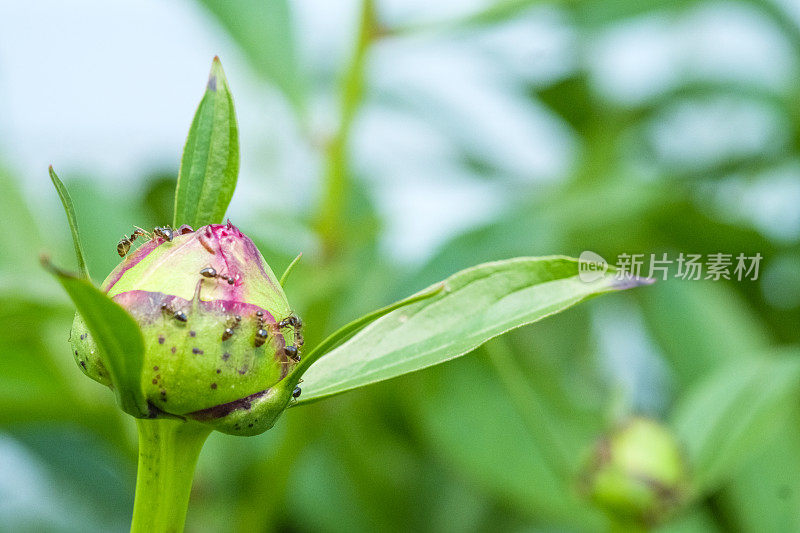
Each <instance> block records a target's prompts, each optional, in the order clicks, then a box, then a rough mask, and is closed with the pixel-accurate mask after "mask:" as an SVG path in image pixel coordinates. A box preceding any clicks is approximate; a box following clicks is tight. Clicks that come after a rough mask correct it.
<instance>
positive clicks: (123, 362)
mask: <svg viewBox="0 0 800 533" xmlns="http://www.w3.org/2000/svg"><path fill="white" fill-rule="evenodd" d="M45 266H46V267H47V269H48V270H49V271H50V272H51V273H52V274H53V275H54V276H55V277H56V279H58V281H59V283H61V285H62V286H63V287H64V290H66V291H67V294H69V297H70V298H71V299H72V301H73V302H74V303H75V307H77V308H78V313H80V315H81V317H83V320H84V321H85V322H86V326H87V327H88V328H89V331H90V332H91V333H92V335H93V336H94V340H95V342H96V343H97V347H98V349H99V350H101V352H102V353H101V356H102V360H103V363H104V365H105V367H106V369H107V370H108V373H109V374H110V375H111V383H112V384H113V385H114V394H115V395H116V397H117V402H118V403H119V405H120V407H121V408H122V409H123V410H124V411H125V412H126V413H129V414H131V415H133V416H136V417H144V416H148V414H149V409H148V406H147V401H146V400H145V398H144V393H143V392H142V384H141V379H142V364H143V363H142V361H143V357H144V340H143V338H142V332H141V330H140V329H139V325H138V324H137V323H136V321H135V320H134V319H133V317H131V316H130V315H129V314H128V312H127V311H125V309H123V308H122V307H120V306H119V305H117V304H116V303H115V302H114V301H113V300H111V298H109V297H108V296H106V294H105V293H104V292H102V291H101V290H100V289H98V288H97V287H95V286H94V285H93V284H92V283H91V282H90V281H88V280H86V279H82V278H79V277H76V276H74V275H72V274H69V273H67V272H64V271H62V270H59V269H57V268H56V267H54V266H53V265H51V264H49V263H47V262H46V263H45Z"/></svg>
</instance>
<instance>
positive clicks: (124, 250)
mask: <svg viewBox="0 0 800 533" xmlns="http://www.w3.org/2000/svg"><path fill="white" fill-rule="evenodd" d="M134 227H135V228H136V229H135V230H134V231H133V233H131V236H130V237H128V236H127V235H123V236H122V238H121V239H120V240H119V242H118V243H117V253H118V254H119V256H120V257H125V256H126V255H128V252H130V251H131V245H133V241H135V240H136V238H137V237H140V236H142V235H149V234H148V233H147V232H146V231H145V230H143V229H142V228H138V227H136V226H134Z"/></svg>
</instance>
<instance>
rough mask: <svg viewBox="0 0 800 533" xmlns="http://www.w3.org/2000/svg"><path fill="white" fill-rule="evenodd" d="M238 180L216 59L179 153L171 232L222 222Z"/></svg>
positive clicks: (224, 84) (224, 85)
mask: <svg viewBox="0 0 800 533" xmlns="http://www.w3.org/2000/svg"><path fill="white" fill-rule="evenodd" d="M238 175H239V130H238V127H237V125H236V112H235V111H234V109H233V98H232V96H231V92H230V89H229V88H228V80H226V79H225V73H224V72H223V71H222V64H221V63H220V61H219V58H218V57H215V58H214V62H213V64H212V65H211V74H210V76H209V77H208V85H207V86H206V93H205V95H204V96H203V99H202V100H201V101H200V106H199V107H198V108H197V112H196V113H195V115H194V120H193V121H192V127H191V128H190V129H189V136H188V137H187V139H186V146H184V148H183V157H182V158H181V168H180V172H179V174H178V186H177V188H176V190H175V215H174V219H173V226H174V227H176V228H177V227H178V226H180V225H181V224H189V225H190V226H192V227H194V228H197V227H199V226H205V225H206V224H217V223H220V222H222V219H223V217H224V216H225V211H226V210H227V209H228V204H230V201H231V198H232V197H233V191H234V189H235V188H236V178H237V177H238Z"/></svg>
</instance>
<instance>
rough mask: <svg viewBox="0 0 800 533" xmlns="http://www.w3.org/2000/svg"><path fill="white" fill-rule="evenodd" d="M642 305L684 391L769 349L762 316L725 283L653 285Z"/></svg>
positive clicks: (667, 282) (641, 299) (681, 282)
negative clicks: (730, 363)
mask: <svg viewBox="0 0 800 533" xmlns="http://www.w3.org/2000/svg"><path fill="white" fill-rule="evenodd" d="M637 296H639V295H637ZM639 302H640V304H641V306H642V310H643V316H644V318H645V321H646V322H647V326H648V328H649V331H650V333H651V335H653V336H654V337H655V339H656V341H657V342H658V344H659V346H660V347H661V349H662V350H663V352H664V354H665V355H666V357H667V360H668V361H669V363H670V365H671V368H672V369H673V371H675V372H676V374H677V377H678V379H679V381H680V384H681V386H682V387H685V386H689V385H691V384H692V383H694V382H695V381H697V380H698V379H702V378H703V377H704V376H706V375H707V374H708V373H709V372H710V371H712V370H714V369H715V368H718V367H719V366H720V365H723V364H725V363H726V362H728V361H731V360H734V359H739V358H741V357H743V356H750V355H752V354H753V353H758V352H761V351H763V350H764V349H765V348H766V347H767V346H768V345H769V337H768V336H767V334H766V332H765V331H764V328H763V327H762V326H761V324H760V323H759V319H758V317H757V316H755V315H754V314H753V312H752V310H751V309H749V308H748V307H747V305H746V304H745V302H743V301H742V299H741V298H740V297H739V296H738V295H737V294H736V293H735V292H734V291H733V290H731V289H730V287H728V286H727V285H724V284H721V283H713V282H690V283H687V282H684V281H680V280H675V281H671V280H668V281H666V282H664V283H657V284H655V286H654V287H653V289H652V290H651V291H648V293H647V296H646V297H640V298H639Z"/></svg>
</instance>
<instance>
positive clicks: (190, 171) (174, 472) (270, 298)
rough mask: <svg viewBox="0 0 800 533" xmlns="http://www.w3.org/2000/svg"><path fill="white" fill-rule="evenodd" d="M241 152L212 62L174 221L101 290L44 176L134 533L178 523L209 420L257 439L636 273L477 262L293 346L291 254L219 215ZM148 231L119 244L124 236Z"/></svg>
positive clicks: (79, 346)
mask: <svg viewBox="0 0 800 533" xmlns="http://www.w3.org/2000/svg"><path fill="white" fill-rule="evenodd" d="M238 160H239V148H238V132H237V125H236V117H235V113H234V108H233V99H232V97H231V93H230V90H229V88H228V84H227V81H226V79H225V76H224V73H223V71H222V67H221V64H220V62H219V60H218V59H217V58H215V59H214V62H213V65H212V69H211V75H210V77H209V81H208V85H207V89H206V92H205V95H204V97H203V99H202V101H201V102H200V105H199V107H198V110H197V113H196V114H195V118H194V121H193V122H192V126H191V128H190V131H189V136H188V138H187V141H186V146H185V148H184V153H183V158H182V160H181V170H180V173H179V176H178V182H177V187H176V192H175V209H174V219H173V222H172V224H173V226H172V228H169V227H158V228H155V229H154V230H153V233H152V235H150V234H149V232H146V231H145V230H141V229H138V228H137V229H136V231H135V232H134V234H133V235H132V236H131V237H124V238H123V240H122V241H121V242H120V245H119V248H118V251H119V252H120V255H121V256H126V255H127V257H125V258H124V259H123V261H122V263H121V264H120V265H119V266H118V267H117V268H116V269H115V270H114V271H113V272H112V273H111V274H109V276H108V277H107V278H106V280H105V281H104V282H103V284H101V286H100V287H99V288H98V287H97V286H95V285H94V283H93V282H92V280H91V277H90V275H89V272H88V268H87V266H86V261H85V259H84V254H83V249H82V245H81V241H80V236H79V232H78V227H77V222H76V218H75V211H74V208H73V205H72V200H71V198H70V195H69V194H68V192H67V191H66V188H65V187H64V186H63V184H62V183H61V181H60V180H59V178H58V176H57V175H56V173H55V172H54V171H53V169H52V168H51V169H50V176H51V179H52V182H53V184H54V186H55V187H56V190H57V191H58V194H59V196H60V198H61V201H62V203H63V205H64V208H65V211H66V214H67V219H68V222H69V225H70V228H71V231H72V237H73V242H74V246H75V252H76V255H77V259H78V265H79V272H78V273H77V274H71V273H68V272H66V271H64V270H62V269H59V268H57V267H55V266H53V265H52V264H51V263H50V261H49V259H47V258H46V257H45V258H43V264H44V265H45V266H46V267H47V268H48V270H49V271H50V272H51V273H52V274H53V275H54V276H55V277H56V278H57V279H58V281H59V282H60V283H61V285H62V286H63V288H64V289H65V291H66V292H67V293H68V294H69V296H70V297H71V299H72V301H73V303H74V304H75V306H76V307H77V311H78V312H77V314H76V317H75V322H74V324H73V329H72V333H71V341H72V349H73V353H74V355H75V358H76V363H77V364H78V365H79V366H80V367H81V368H82V370H83V371H84V373H86V374H87V375H88V376H89V377H91V378H93V379H94V380H95V381H98V382H100V383H101V384H104V385H107V386H109V387H110V388H111V389H112V390H113V391H114V393H115V396H116V399H117V403H118V405H119V407H120V408H121V409H122V410H123V411H125V412H126V413H128V414H129V415H131V416H133V417H135V418H136V421H137V426H138V429H139V468H138V479H137V484H136V501H135V504H134V513H133V523H132V530H133V531H177V530H181V529H182V527H183V523H184V518H185V513H186V507H187V505H188V499H189V490H190V488H191V481H192V475H193V471H194V466H195V463H196V461H197V457H198V455H199V453H200V450H201V448H202V446H203V443H204V441H205V439H206V437H207V436H208V435H209V433H210V432H211V431H212V430H213V429H217V430H219V431H223V432H225V433H231V434H237V435H253V434H258V433H262V432H263V431H266V430H267V429H269V428H271V427H272V426H273V424H274V423H275V421H276V420H277V419H278V417H279V416H280V415H281V414H282V413H283V411H284V410H286V409H287V408H288V407H290V406H294V405H300V404H302V403H305V402H309V401H312V400H319V399H321V398H325V397H328V396H332V395H335V394H338V393H341V392H344V391H348V390H352V389H355V388H358V387H363V386H365V385H369V384H371V383H375V382H377V381H382V380H387V379H390V378H393V377H397V376H400V375H402V374H406V373H410V372H414V371H416V370H420V369H422V368H426V367H429V366H432V365H435V364H438V363H441V362H444V361H448V360H450V359H453V358H455V357H458V356H460V355H463V354H465V353H468V352H470V351H472V350H473V349H475V348H477V347H478V346H480V345H481V344H483V343H485V342H486V341H488V340H489V339H492V338H493V337H496V336H498V335H501V334H502V333H504V332H507V331H509V330H511V329H514V328H517V327H520V326H522V325H525V324H530V323H533V322H536V321H538V320H540V319H542V318H545V317H547V316H550V315H552V314H554V313H558V312H560V311H562V310H564V309H566V308H568V307H570V306H572V305H574V304H576V303H579V302H581V301H583V300H586V299H587V298H590V297H592V296H596V295H599V294H603V293H606V292H610V291H615V290H621V289H626V288H630V287H634V286H637V285H639V284H641V283H643V282H646V280H640V279H636V278H630V277H627V278H624V277H623V278H618V277H616V276H614V270H613V268H612V269H610V270H609V271H608V272H605V273H604V274H602V275H600V276H598V277H597V278H596V279H594V280H593V281H591V282H587V281H585V280H581V279H579V277H578V272H579V262H578V261H577V260H574V259H570V258H567V257H560V256H550V257H540V258H530V257H519V258H515V259H508V260H504V261H496V262H491V263H485V264H481V265H477V266H474V267H471V268H467V269H465V270H462V271H460V272H458V273H456V274H453V275H451V276H449V277H448V278H446V279H444V280H443V281H441V282H439V283H435V284H433V285H431V286H430V287H428V288H426V289H423V290H421V291H419V292H417V293H416V294H414V295H412V296H409V297H407V298H405V299H402V300H400V301H398V302H396V303H393V304H390V305H387V306H385V307H383V308H380V309H378V310H376V311H373V312H372V313H368V314H367V315H364V316H363V317H361V318H358V319H356V320H353V321H352V322H350V323H348V324H346V325H345V326H342V327H341V328H339V329H337V330H336V331H334V332H333V333H332V334H330V335H329V336H328V337H326V338H325V339H324V340H322V341H321V342H319V343H318V344H317V345H316V346H315V347H314V348H312V349H310V350H308V351H307V353H305V354H301V350H300V348H301V347H302V344H303V342H302V340H301V339H302V334H301V333H300V327H301V324H302V322H301V321H300V319H299V317H297V316H295V315H294V314H292V311H291V306H290V304H289V302H288V300H287V298H286V295H285V294H284V292H283V288H282V285H283V283H284V282H285V281H286V280H287V277H288V274H289V271H290V269H291V268H292V266H293V265H294V264H295V262H292V263H291V264H290V265H289V267H288V268H287V270H286V271H285V272H284V274H283V275H282V276H281V278H280V282H279V281H278V279H277V278H276V276H275V275H274V274H273V273H272V271H271V269H270V267H269V266H268V265H267V263H266V262H265V261H264V260H263V258H262V257H261V255H260V253H259V252H258V250H257V249H256V247H255V245H254V244H253V243H252V241H250V239H248V238H247V237H246V236H245V235H244V234H242V233H241V232H240V231H239V230H238V229H237V228H235V227H234V226H233V225H232V224H231V223H230V222H228V223H227V224H226V225H222V224H221V222H222V220H223V218H224V216H225V212H226V210H227V207H228V204H229V202H230V199H231V197H232V196H233V192H234V189H235V185H236V180H237V174H238ZM331 197H333V198H335V197H336V195H332V196H331ZM173 228H174V229H173ZM193 228H197V229H193ZM148 237H149V241H148V242H146V243H145V244H144V245H142V246H141V247H140V248H138V249H137V250H136V251H135V252H132V253H129V252H130V248H131V246H132V241H134V240H136V239H141V240H144V239H147V238H148ZM341 237H343V238H347V236H346V235H342V236H341ZM298 257H299V256H298ZM176 339H178V340H176ZM220 359H222V362H220ZM223 368H224V372H225V375H224V376H222V375H221V374H222V373H223ZM218 382H219V386H218ZM301 382H302V391H301V389H300V387H299V386H298V385H299V384H300V383H301ZM222 385H224V387H223V386H222ZM301 394H302V395H301Z"/></svg>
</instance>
